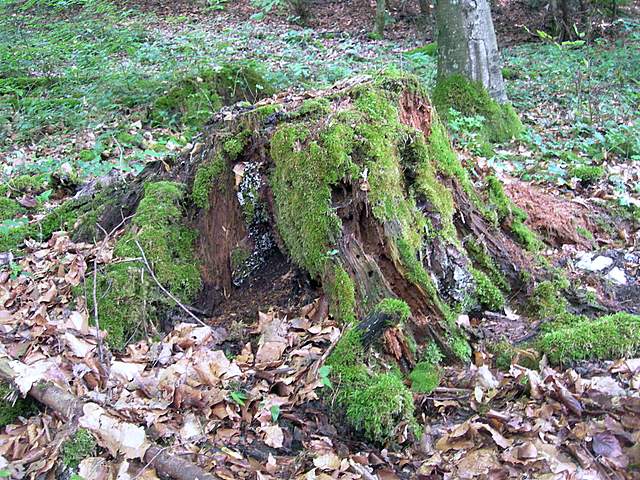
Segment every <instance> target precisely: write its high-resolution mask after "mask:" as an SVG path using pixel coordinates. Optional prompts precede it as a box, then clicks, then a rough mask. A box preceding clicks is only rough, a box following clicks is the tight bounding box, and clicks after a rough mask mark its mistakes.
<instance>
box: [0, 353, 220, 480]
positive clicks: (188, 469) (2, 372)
mask: <svg viewBox="0 0 640 480" xmlns="http://www.w3.org/2000/svg"><path fill="white" fill-rule="evenodd" d="M17 377H18V375H17V374H16V373H15V372H14V370H13V368H12V367H11V359H10V358H8V357H0V379H1V380H5V381H7V382H11V383H14V382H15V380H16V378H17ZM29 395H30V396H31V397H33V398H34V399H36V400H37V401H38V402H40V403H42V404H43V405H45V406H47V407H49V408H50V409H52V410H53V411H55V412H56V413H57V414H59V415H60V416H62V417H64V418H65V419H66V420H67V421H69V422H71V421H77V419H78V418H80V417H81V416H82V415H83V409H84V407H85V405H87V404H88V402H84V401H82V400H80V399H79V398H76V397H75V396H74V395H72V394H70V393H68V392H65V391H64V390H62V389H61V388H59V387H57V386H55V385H53V384H52V383H49V382H40V383H38V384H34V385H33V386H32V387H31V389H30V390H29ZM92 433H93V432H92ZM166 450H167V449H166V447H165V448H161V447H159V446H157V445H153V444H152V445H151V446H149V447H148V448H147V449H146V451H145V453H144V456H143V457H142V461H144V462H146V464H147V465H148V466H150V467H152V468H154V469H155V470H156V472H158V474H160V475H161V476H167V477H171V478H173V479H175V480H196V479H197V480H220V478H219V477H217V476H215V475H213V474H211V473H207V472H205V471H204V470H203V469H202V468H200V467H198V466H197V465H194V464H193V463H191V462H189V461H188V460H185V459H183V458H180V457H177V456H175V455H171V454H170V453H168V452H167V451H166Z"/></svg>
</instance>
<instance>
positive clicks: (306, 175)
mask: <svg viewBox="0 0 640 480" xmlns="http://www.w3.org/2000/svg"><path fill="white" fill-rule="evenodd" d="M353 141H354V132H353V129H352V128H350V127H349V126H347V125H343V124H341V123H333V124H332V125H330V126H328V127H327V128H326V129H324V130H323V131H322V132H321V133H320V134H319V138H317V139H312V138H311V135H310V132H309V129H308V128H307V127H306V126H305V125H304V124H301V123H300V124H290V125H283V126H281V127H279V128H278V129H277V131H276V132H275V134H274V135H273V137H272V139H271V157H272V158H273V159H274V162H275V169H274V171H273V174H272V175H271V178H270V181H271V186H272V189H273V193H274V198H275V206H276V220H277V225H278V230H279V232H280V235H281V236H282V239H283V240H284V242H285V244H286V246H287V248H288V249H289V254H290V255H291V258H292V259H293V260H294V261H295V262H296V263H297V264H298V265H300V266H301V267H304V268H305V269H306V270H307V271H308V272H309V273H310V274H311V276H313V277H316V276H318V275H320V274H321V273H322V272H323V271H324V265H325V262H326V260H327V258H328V252H329V251H330V250H331V249H332V248H333V246H334V244H335V241H336V239H337V237H338V235H339V234H340V230H341V222H340V220H339V219H338V217H337V215H336V214H335V212H334V211H333V209H332V201H331V188H332V186H334V185H336V184H337V183H338V182H339V181H340V180H341V179H342V178H343V177H344V176H345V175H346V174H347V173H348V171H349V167H350V162H351V152H352V149H353Z"/></svg>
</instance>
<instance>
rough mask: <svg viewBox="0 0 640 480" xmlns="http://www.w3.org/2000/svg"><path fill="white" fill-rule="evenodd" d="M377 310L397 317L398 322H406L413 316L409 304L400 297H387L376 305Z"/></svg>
mask: <svg viewBox="0 0 640 480" xmlns="http://www.w3.org/2000/svg"><path fill="white" fill-rule="evenodd" d="M375 311H376V312H379V313H384V314H386V315H389V316H392V317H394V318H396V319H397V322H398V323H403V322H406V321H407V320H409V317H410V316H411V309H410V308H409V305H407V302H405V301H404V300H401V299H399V298H385V299H384V300H382V301H381V302H380V303H378V305H376V308H375Z"/></svg>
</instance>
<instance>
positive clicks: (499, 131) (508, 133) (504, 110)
mask: <svg viewBox="0 0 640 480" xmlns="http://www.w3.org/2000/svg"><path fill="white" fill-rule="evenodd" d="M432 99H433V103H434V105H435V106H436V109H437V110H438V113H439V114H440V115H441V116H442V117H443V118H444V119H445V120H447V119H448V117H449V110H450V109H452V108H453V109H454V110H456V111H458V112H460V113H461V114H463V115H465V116H476V115H480V116H482V117H484V119H485V123H484V127H483V131H482V134H483V136H484V137H485V138H486V139H487V140H489V141H492V142H505V141H508V140H511V139H512V138H517V137H518V136H520V134H521V133H522V130H523V126H522V122H521V121H520V119H519V118H518V114H517V113H516V111H515V110H514V109H513V107H512V106H511V104H504V105H500V104H499V103H497V102H496V101H495V100H493V99H492V98H491V97H490V96H489V93H488V92H487V90H486V89H485V88H484V87H483V86H482V84H481V83H480V82H474V81H471V80H469V79H467V78H466V77H464V76H462V75H459V74H456V75H450V76H448V77H446V78H441V79H438V81H437V82H436V86H435V88H434V90H433V95H432Z"/></svg>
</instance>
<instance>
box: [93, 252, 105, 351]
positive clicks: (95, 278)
mask: <svg viewBox="0 0 640 480" xmlns="http://www.w3.org/2000/svg"><path fill="white" fill-rule="evenodd" d="M97 285H98V259H97V258H95V257H94V259H93V322H94V323H95V324H96V338H97V340H98V358H99V359H100V363H104V355H103V353H102V337H101V336H100V319H99V317H98V295H97V288H98V287H97Z"/></svg>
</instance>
